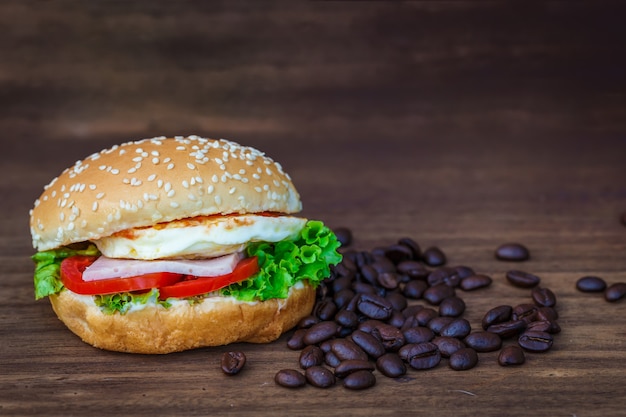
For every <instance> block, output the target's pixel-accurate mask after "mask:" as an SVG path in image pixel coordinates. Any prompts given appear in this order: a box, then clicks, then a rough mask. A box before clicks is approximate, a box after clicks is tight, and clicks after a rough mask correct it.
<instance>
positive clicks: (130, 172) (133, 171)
mask: <svg viewBox="0 0 626 417" xmlns="http://www.w3.org/2000/svg"><path fill="white" fill-rule="evenodd" d="M127 172H128V173H129V174H134V173H135V172H137V168H135V167H132V168H130V169H129V170H128V171H127Z"/></svg>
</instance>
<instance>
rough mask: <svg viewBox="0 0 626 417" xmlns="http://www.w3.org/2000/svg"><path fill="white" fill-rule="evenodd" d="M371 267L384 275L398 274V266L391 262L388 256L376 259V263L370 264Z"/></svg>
mask: <svg viewBox="0 0 626 417" xmlns="http://www.w3.org/2000/svg"><path fill="white" fill-rule="evenodd" d="M370 265H371V266H372V267H373V268H374V269H375V270H376V272H378V273H379V274H382V273H383V272H396V264H394V263H393V262H391V260H390V259H388V258H387V257H386V256H379V257H376V258H375V259H374V262H372V263H370Z"/></svg>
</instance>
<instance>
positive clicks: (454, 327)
mask: <svg viewBox="0 0 626 417" xmlns="http://www.w3.org/2000/svg"><path fill="white" fill-rule="evenodd" d="M471 331H472V326H471V325H470V323H469V321H467V320H466V319H463V318H457V319H455V320H453V321H451V322H450V323H448V324H447V325H446V326H444V327H443V328H442V329H441V331H440V332H439V333H440V334H441V336H448V337H455V338H457V339H463V338H464V337H465V336H467V335H468V334H469V333H470V332H471Z"/></svg>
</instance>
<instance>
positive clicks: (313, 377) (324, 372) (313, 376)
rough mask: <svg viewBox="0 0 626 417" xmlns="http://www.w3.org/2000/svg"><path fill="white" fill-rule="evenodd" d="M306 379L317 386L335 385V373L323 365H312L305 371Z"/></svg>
mask: <svg viewBox="0 0 626 417" xmlns="http://www.w3.org/2000/svg"><path fill="white" fill-rule="evenodd" d="M305 377H306V380H307V381H309V384H311V385H313V386H314V387H317V388H328V387H331V386H333V385H335V382H336V378H335V375H334V374H333V373H332V372H331V371H330V370H329V369H328V368H325V367H323V366H312V367H310V368H307V370H306V371H305Z"/></svg>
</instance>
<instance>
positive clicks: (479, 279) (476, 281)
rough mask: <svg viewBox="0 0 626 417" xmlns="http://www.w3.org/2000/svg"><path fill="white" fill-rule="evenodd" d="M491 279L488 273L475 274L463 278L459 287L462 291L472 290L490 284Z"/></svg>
mask: <svg viewBox="0 0 626 417" xmlns="http://www.w3.org/2000/svg"><path fill="white" fill-rule="evenodd" d="M492 281H493V280H492V279H491V277H490V276H488V275H483V274H475V275H472V276H469V277H467V278H463V279H462V280H461V283H460V284H459V287H461V289H462V290H464V291H474V290H478V289H481V288H485V287H488V286H490V285H491V282H492Z"/></svg>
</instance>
